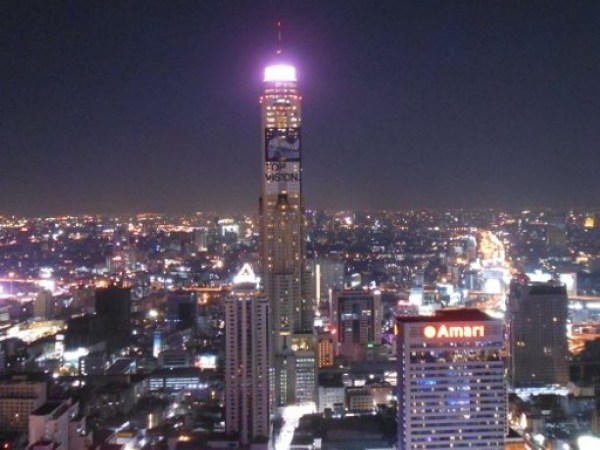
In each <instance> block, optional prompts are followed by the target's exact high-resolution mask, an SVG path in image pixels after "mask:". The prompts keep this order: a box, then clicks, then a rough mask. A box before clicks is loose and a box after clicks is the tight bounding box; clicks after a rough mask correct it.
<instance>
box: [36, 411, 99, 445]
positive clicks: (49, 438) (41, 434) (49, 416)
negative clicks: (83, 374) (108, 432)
mask: <svg viewBox="0 0 600 450" xmlns="http://www.w3.org/2000/svg"><path fill="white" fill-rule="evenodd" d="M85 433H86V430H85V420H84V419H83V417H82V416H80V415H79V404H78V403H71V401H70V400H63V401H54V402H47V403H45V404H44V405H42V406H40V407H39V408H37V409H36V410H35V411H33V412H32V413H31V414H30V415H29V444H30V448H31V449H32V450H35V449H36V448H38V447H40V446H41V447H44V446H45V445H48V444H50V443H51V444H52V445H53V446H52V448H53V449H55V450H76V449H81V448H85V445H86V442H87V440H88V436H86V434H85ZM88 443H89V442H88Z"/></svg>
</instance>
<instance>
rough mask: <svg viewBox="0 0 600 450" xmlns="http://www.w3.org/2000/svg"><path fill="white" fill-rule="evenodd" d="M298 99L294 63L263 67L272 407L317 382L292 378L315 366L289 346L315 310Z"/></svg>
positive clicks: (264, 258) (263, 217)
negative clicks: (304, 382)
mask: <svg viewBox="0 0 600 450" xmlns="http://www.w3.org/2000/svg"><path fill="white" fill-rule="evenodd" d="M278 53H280V52H278ZM280 57H281V56H280V55H278V58H280ZM301 100H302V98H301V96H300V93H299V92H298V85H297V78H296V69H295V67H293V66H291V65H288V64H283V63H280V62H278V63H276V64H273V65H270V66H267V67H266V68H265V72H264V93H263V95H262V96H261V99H260V103H261V108H262V127H263V139H262V147H261V161H262V163H263V168H262V172H263V173H262V177H263V178H262V195H261V198H260V205H259V210H260V211H259V212H260V263H261V271H262V277H263V285H264V290H265V294H266V296H267V298H268V299H269V303H270V305H271V313H272V317H273V320H272V326H273V330H272V331H273V336H272V337H273V343H272V351H273V355H272V368H273V377H272V383H273V384H272V390H273V401H274V405H277V406H281V405H286V404H291V403H296V402H298V401H301V399H306V398H311V401H312V400H314V392H315V386H316V383H315V380H314V379H312V380H310V383H309V384H307V385H302V384H298V382H297V381H298V380H308V379H309V378H310V373H312V374H313V376H314V372H315V371H314V367H309V366H311V364H312V365H313V366H314V348H311V349H306V351H304V350H302V353H303V354H302V358H301V359H302V361H301V364H300V366H298V360H297V358H296V356H297V351H296V350H294V349H293V348H292V347H293V344H292V341H293V340H294V339H295V336H296V335H297V336H298V337H299V338H300V339H304V338H305V337H307V335H312V332H313V325H314V310H315V306H314V299H313V298H312V296H311V290H310V289H309V287H310V286H311V283H310V278H311V277H310V273H309V272H308V271H307V270H306V267H305V245H304V238H303V235H304V210H303V205H302V181H301V176H302V161H301V151H302V149H301V134H300V131H301V120H302V115H301ZM310 359H312V363H309V362H307V360H310ZM309 369H310V370H309ZM306 370H309V372H306V373H300V372H303V371H306ZM311 390H312V392H310V395H307V393H309V391H311Z"/></svg>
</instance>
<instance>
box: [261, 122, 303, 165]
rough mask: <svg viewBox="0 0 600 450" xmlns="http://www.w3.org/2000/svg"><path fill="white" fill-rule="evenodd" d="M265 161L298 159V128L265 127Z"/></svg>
mask: <svg viewBox="0 0 600 450" xmlns="http://www.w3.org/2000/svg"><path fill="white" fill-rule="evenodd" d="M265 161H268V162H277V161H300V128H266V129H265Z"/></svg>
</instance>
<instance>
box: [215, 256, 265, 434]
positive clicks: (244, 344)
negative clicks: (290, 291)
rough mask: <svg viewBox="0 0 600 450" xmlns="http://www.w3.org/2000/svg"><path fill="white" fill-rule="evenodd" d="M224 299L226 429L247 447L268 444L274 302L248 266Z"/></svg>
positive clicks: (241, 272) (243, 269) (235, 280)
mask: <svg viewBox="0 0 600 450" xmlns="http://www.w3.org/2000/svg"><path fill="white" fill-rule="evenodd" d="M233 282H234V287H233V290H232V292H231V294H230V295H228V296H227V298H226V300H225V340H226V347H225V430H226V431H227V432H228V433H237V434H238V435H239V438H240V443H241V444H242V445H248V444H249V443H251V442H254V441H257V440H261V439H262V440H264V438H268V437H269V434H270V429H269V423H270V414H269V407H270V402H269V389H270V383H269V360H270V352H269V340H270V334H271V330H270V325H269V303H268V300H267V299H266V298H265V297H264V295H263V293H262V292H261V291H260V290H259V289H258V278H257V277H255V276H254V272H253V271H252V268H251V267H250V265H248V264H246V265H244V267H242V270H241V271H240V272H239V273H238V275H237V276H236V277H235V278H234V280H233Z"/></svg>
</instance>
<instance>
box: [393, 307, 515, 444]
mask: <svg viewBox="0 0 600 450" xmlns="http://www.w3.org/2000/svg"><path fill="white" fill-rule="evenodd" d="M395 333H396V343H397V351H398V354H397V357H398V387H397V389H398V392H397V395H398V445H397V447H396V448H397V449H399V450H410V449H417V448H418V449H423V450H433V449H450V448H453V449H471V448H481V449H484V448H485V449H486V450H503V449H504V436H505V432H506V387H505V383H504V363H503V361H502V358H501V349H502V345H503V327H502V322H500V321H499V320H494V319H492V318H490V317H489V316H487V315H486V314H485V313H483V312H481V311H479V310H472V309H461V310H459V309H457V310H440V311H438V313H437V314H436V315H435V316H407V317H398V318H397V319H396V325H395Z"/></svg>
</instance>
